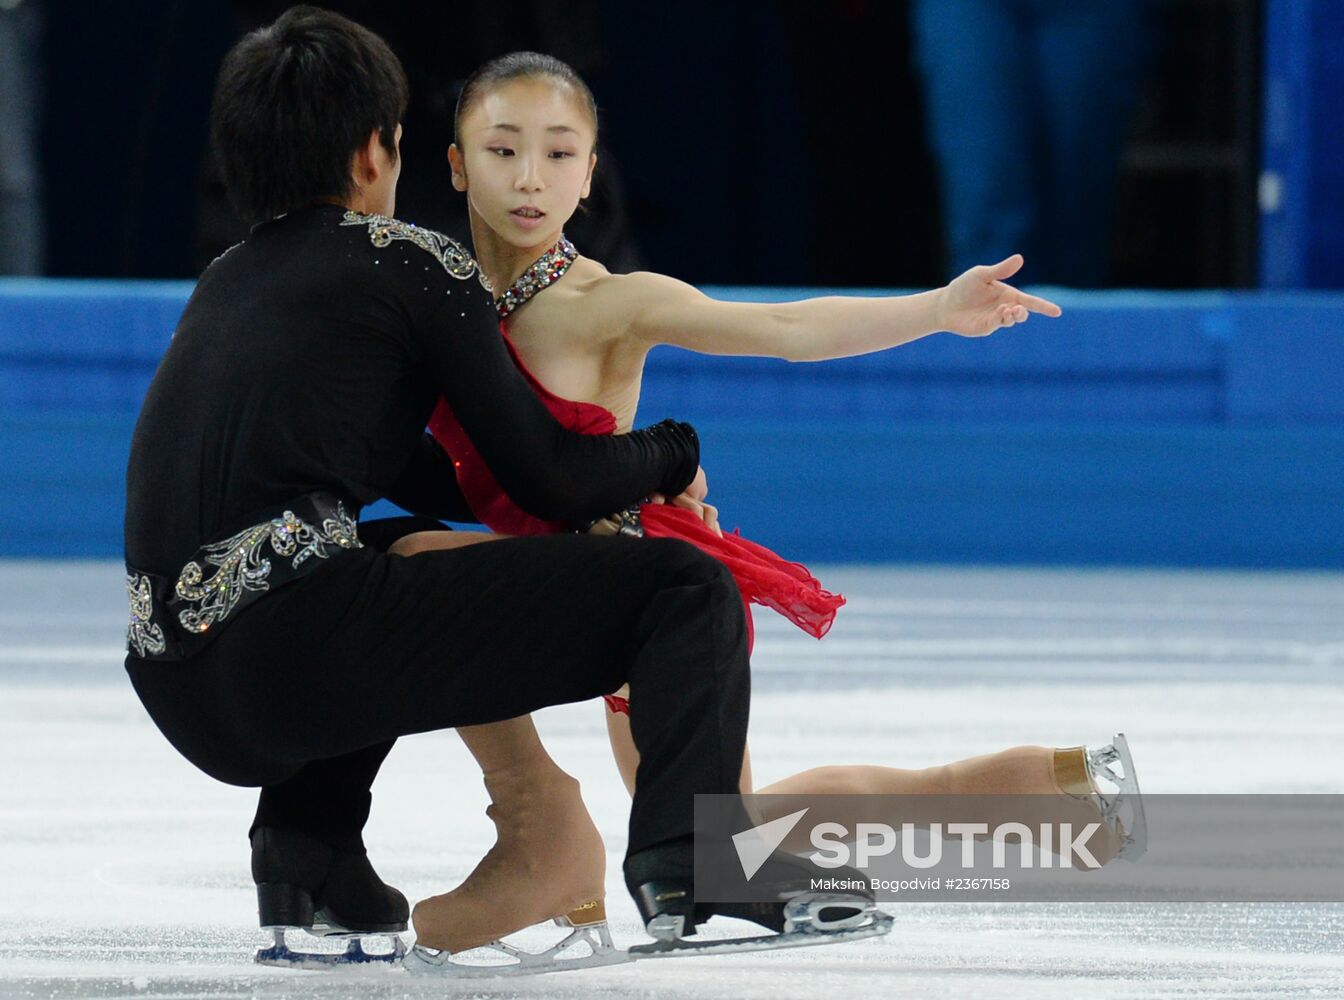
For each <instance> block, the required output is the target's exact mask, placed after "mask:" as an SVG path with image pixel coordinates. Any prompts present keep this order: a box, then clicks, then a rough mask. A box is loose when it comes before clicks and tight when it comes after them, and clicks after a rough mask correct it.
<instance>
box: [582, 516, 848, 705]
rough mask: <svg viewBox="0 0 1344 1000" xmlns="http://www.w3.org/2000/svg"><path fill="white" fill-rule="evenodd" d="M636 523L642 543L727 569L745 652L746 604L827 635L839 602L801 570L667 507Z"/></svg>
mask: <svg viewBox="0 0 1344 1000" xmlns="http://www.w3.org/2000/svg"><path fill="white" fill-rule="evenodd" d="M639 517H640V522H641V523H642V524H643V525H644V535H645V537H646V538H679V539H681V540H682V541H685V542H690V543H691V544H692V545H694V546H695V547H696V548H698V549H700V550H701V551H702V552H705V553H707V554H708V555H711V556H713V557H714V558H715V559H717V560H719V562H721V563H723V564H724V565H725V566H727V567H728V571H729V572H730V573H732V574H733V579H734V580H736V581H737V588H738V590H740V591H741V592H742V600H743V601H744V602H745V603H746V604H747V605H748V607H747V641H748V648H750V643H751V641H752V639H753V637H754V631H753V628H752V621H751V607H750V605H752V604H759V605H762V606H763V607H767V608H770V609H771V610H773V611H777V612H778V613H779V614H781V615H783V616H784V617H785V618H787V619H788V620H789V621H791V622H793V624H795V625H797V626H798V627H799V628H800V629H802V630H803V631H804V632H806V633H807V634H808V635H811V636H814V637H815V638H817V639H820V638H821V637H822V636H823V635H825V634H826V633H827V632H828V631H830V628H831V624H832V623H833V622H834V621H835V613H836V611H838V610H839V609H840V608H841V607H842V606H843V605H844V603H845V599H844V597H843V596H841V595H840V594H832V593H831V592H830V591H828V590H826V589H825V588H823V587H822V585H821V584H820V583H819V582H818V581H817V578H816V577H814V576H813V575H812V574H811V573H809V572H808V571H807V567H806V566H803V565H801V564H799V563H796V562H789V561H788V560H787V559H783V558H781V557H780V556H777V555H776V554H775V553H773V552H771V551H770V550H769V549H767V548H766V547H765V546H764V545H757V544H756V543H755V542H752V541H748V540H747V539H745V538H743V537H742V536H741V534H739V533H738V532H736V531H734V532H733V533H732V534H725V535H722V536H720V535H717V534H715V533H714V531H713V530H712V529H710V528H709V527H708V526H707V525H706V524H705V522H704V521H703V520H701V519H700V518H699V517H698V516H696V515H695V514H694V513H692V512H691V511H689V510H685V509H684V508H681V507H673V506H670V505H668V504H644V505H643V506H641V507H640V509H639ZM605 698H606V702H607V707H608V708H610V709H611V710H612V711H613V712H625V713H627V714H628V713H629V711H630V705H629V703H628V702H627V701H626V699H624V698H621V697H619V696H618V695H606V696H605Z"/></svg>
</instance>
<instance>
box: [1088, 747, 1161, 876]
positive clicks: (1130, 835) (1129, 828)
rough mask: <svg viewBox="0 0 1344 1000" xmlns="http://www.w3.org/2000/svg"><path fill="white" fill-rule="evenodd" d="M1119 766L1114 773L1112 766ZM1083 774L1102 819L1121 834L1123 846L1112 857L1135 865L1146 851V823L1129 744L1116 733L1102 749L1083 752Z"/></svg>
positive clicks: (1097, 748)
mask: <svg viewBox="0 0 1344 1000" xmlns="http://www.w3.org/2000/svg"><path fill="white" fill-rule="evenodd" d="M1117 763H1118V764H1119V765H1120V773H1118V774H1117V773H1116V771H1115V769H1114V766H1113V765H1115V764H1117ZM1087 770H1088V774H1089V775H1090V776H1091V778H1092V781H1093V783H1094V784H1095V786H1096V788H1097V789H1098V791H1096V792H1095V793H1094V795H1095V798H1096V802H1097V808H1099V809H1100V810H1101V815H1102V819H1103V820H1104V821H1105V822H1106V823H1107V825H1109V826H1111V827H1112V828H1114V827H1115V826H1116V825H1117V824H1119V827H1120V829H1121V830H1123V831H1124V837H1123V845H1122V846H1121V848H1120V851H1119V852H1118V853H1117V854H1116V857H1117V858H1121V859H1123V860H1125V861H1137V860H1139V858H1141V857H1143V853H1144V852H1145V851H1146V850H1148V820H1147V818H1146V817H1145V816H1144V814H1143V796H1142V794H1141V793H1140V792H1139V780H1138V778H1137V776H1136V775H1135V774H1134V758H1133V757H1132V756H1131V755H1130V752H1129V741H1128V740H1126V739H1125V734H1124V733H1116V734H1115V736H1114V738H1112V740H1111V742H1110V743H1108V744H1107V745H1106V746H1104V747H1088V748H1087ZM1103 781H1104V782H1105V783H1106V784H1108V785H1111V786H1114V789H1115V790H1114V791H1113V792H1108V791H1107V790H1105V789H1104V788H1103V787H1102V782H1103Z"/></svg>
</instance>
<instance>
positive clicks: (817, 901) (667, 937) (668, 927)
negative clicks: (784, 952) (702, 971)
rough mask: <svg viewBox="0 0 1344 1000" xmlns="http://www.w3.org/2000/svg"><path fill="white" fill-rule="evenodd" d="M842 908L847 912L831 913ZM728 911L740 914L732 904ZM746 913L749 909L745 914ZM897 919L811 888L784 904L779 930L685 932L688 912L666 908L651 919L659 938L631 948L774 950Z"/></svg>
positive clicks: (652, 953)
mask: <svg viewBox="0 0 1344 1000" xmlns="http://www.w3.org/2000/svg"><path fill="white" fill-rule="evenodd" d="M837 910H840V911H842V912H844V913H845V915H844V916H840V917H838V918H837V917H832V916H831V913H833V912H835V911H837ZM721 912H722V915H724V916H736V915H738V914H736V913H734V912H733V911H732V910H730V909H725V910H723V911H721ZM743 915H745V914H743ZM893 923H894V920H893V918H892V916H891V915H890V914H888V913H884V912H883V911H882V910H879V909H878V908H877V907H876V906H875V905H873V904H872V903H868V904H867V905H866V906H863V907H861V908H857V909H856V907H855V900H854V897H853V896H833V895H829V894H827V893H821V892H810V893H802V894H800V895H798V896H795V897H794V898H793V899H791V900H789V901H788V902H787V903H785V904H784V927H783V929H782V930H781V931H779V932H778V933H773V934H755V935H750V936H747V937H736V938H695V939H688V938H684V937H682V935H683V934H684V933H685V931H686V926H685V918H684V917H682V916H679V915H673V914H665V915H663V916H659V917H655V918H654V919H653V920H651V921H649V924H648V928H647V929H648V932H649V934H650V935H652V936H653V938H654V939H655V940H654V941H653V942H652V943H651V944H638V945H634V946H632V947H631V948H630V957H631V958H632V959H649V958H674V957H678V956H689V955H740V954H744V953H746V952H753V951H773V950H775V949H778V948H802V947H807V946H810V945H821V944H841V943H843V942H846V941H862V940H863V939H865V938H873V937H882V936H883V935H884V934H888V933H890V932H891V928H892V924H893Z"/></svg>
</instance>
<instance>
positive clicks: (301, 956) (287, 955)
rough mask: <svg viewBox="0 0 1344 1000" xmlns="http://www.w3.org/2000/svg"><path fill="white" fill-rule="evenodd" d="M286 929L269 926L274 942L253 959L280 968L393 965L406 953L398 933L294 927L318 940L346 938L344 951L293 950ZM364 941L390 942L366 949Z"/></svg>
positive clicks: (259, 951)
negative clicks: (384, 948) (377, 948)
mask: <svg viewBox="0 0 1344 1000" xmlns="http://www.w3.org/2000/svg"><path fill="white" fill-rule="evenodd" d="M285 930H286V928H283V927H272V928H270V931H271V933H272V934H273V935H274V936H275V943H274V944H272V945H271V947H269V948H261V949H259V950H258V951H257V954H256V957H255V958H254V959H253V961H255V962H256V964H258V965H270V966H274V967H276V968H280V969H334V968H340V967H342V966H352V965H374V966H376V965H386V966H392V967H395V965H396V964H397V963H399V962H400V961H401V960H402V959H403V958H404V957H405V955H406V945H405V944H403V943H402V940H401V936H400V935H398V934H352V933H350V932H348V931H347V932H344V933H342V932H338V931H331V932H328V933H325V934H324V933H317V934H312V933H311V932H309V931H307V930H306V929H305V928H294V930H303V931H304V933H305V934H308V935H309V936H310V937H314V938H317V939H319V940H330V939H332V938H343V939H345V941H346V945H345V950H344V951H299V950H295V949H293V948H291V947H289V945H288V944H287V943H286V941H285ZM365 940H372V941H377V940H386V941H387V942H388V943H389V948H390V950H389V951H386V952H382V951H374V952H369V951H365V950H364V941H365Z"/></svg>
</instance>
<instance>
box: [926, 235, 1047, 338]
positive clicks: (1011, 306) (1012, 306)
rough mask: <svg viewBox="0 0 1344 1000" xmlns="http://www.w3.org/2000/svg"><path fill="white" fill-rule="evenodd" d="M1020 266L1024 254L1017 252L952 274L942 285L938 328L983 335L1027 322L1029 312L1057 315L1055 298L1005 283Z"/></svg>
mask: <svg viewBox="0 0 1344 1000" xmlns="http://www.w3.org/2000/svg"><path fill="white" fill-rule="evenodd" d="M1021 267H1022V255H1021V254H1020V253H1015V254H1013V255H1012V256H1011V257H1008V258H1006V259H1005V260H1001V261H999V262H998V263H997V264H991V265H988V266H985V265H982V266H980V267H973V268H971V269H970V270H969V271H967V272H966V273H965V274H962V275H960V276H959V277H956V278H953V279H952V281H951V282H950V283H949V284H948V285H946V286H945V287H943V288H941V289H939V303H938V314H937V323H938V328H939V329H940V330H948V331H951V332H952V333H957V334H960V335H961V336H963V337H983V336H985V335H987V334H991V333H993V332H994V331H995V330H998V329H1001V328H1003V327H1005V326H1013V325H1015V324H1017V323H1022V322H1025V321H1026V318H1027V314H1028V313H1040V314H1041V315H1043V316H1058V315H1059V314H1060V313H1061V312H1062V310H1061V309H1060V308H1059V306H1057V305H1055V304H1054V303H1053V302H1050V301H1047V300H1046V299H1040V298H1037V297H1036V296H1035V295H1028V294H1026V293H1025V292H1019V291H1018V290H1017V289H1016V288H1013V287H1012V286H1011V285H1005V284H1004V283H1003V282H1004V279H1005V278H1011V277H1012V276H1013V275H1014V274H1016V273H1017V272H1018V270H1019V269H1020V268H1021Z"/></svg>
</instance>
